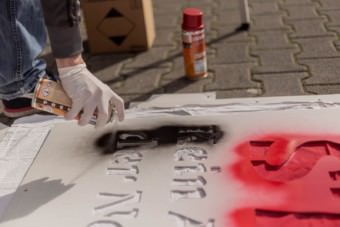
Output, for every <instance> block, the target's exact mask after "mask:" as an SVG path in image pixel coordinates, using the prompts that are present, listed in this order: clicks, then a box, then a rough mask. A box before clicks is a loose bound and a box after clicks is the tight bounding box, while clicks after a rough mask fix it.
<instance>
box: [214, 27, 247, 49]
mask: <svg viewBox="0 0 340 227" xmlns="http://www.w3.org/2000/svg"><path fill="white" fill-rule="evenodd" d="M238 27H239V25H221V24H219V23H212V29H213V30H216V33H217V35H216V36H215V37H213V38H211V39H210V40H209V42H208V44H210V45H211V44H215V43H232V42H248V41H250V40H251V38H250V37H249V35H248V32H246V31H239V30H237V28H238Z"/></svg>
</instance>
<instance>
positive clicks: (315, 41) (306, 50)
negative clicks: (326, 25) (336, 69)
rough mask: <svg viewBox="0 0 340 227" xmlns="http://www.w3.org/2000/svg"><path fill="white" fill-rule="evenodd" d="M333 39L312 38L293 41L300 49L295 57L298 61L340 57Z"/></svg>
mask: <svg viewBox="0 0 340 227" xmlns="http://www.w3.org/2000/svg"><path fill="white" fill-rule="evenodd" d="M334 40H335V37H314V38H304V39H295V41H296V42H297V43H299V44H300V46H301V47H302V50H303V51H302V52H301V53H299V54H298V55H297V58H298V59H308V58H324V57H326V58H327V57H340V54H339V53H338V51H337V50H336V48H335V46H334V43H333V41H334Z"/></svg>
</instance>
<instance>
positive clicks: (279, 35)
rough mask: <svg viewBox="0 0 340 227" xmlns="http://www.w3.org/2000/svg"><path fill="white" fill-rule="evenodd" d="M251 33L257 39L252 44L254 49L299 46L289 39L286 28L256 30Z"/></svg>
mask: <svg viewBox="0 0 340 227" xmlns="http://www.w3.org/2000/svg"><path fill="white" fill-rule="evenodd" d="M250 35H251V36H252V37H254V39H255V40H256V41H255V42H254V44H253V45H252V46H251V49H253V50H265V49H270V50H272V49H296V48H297V47H296V44H294V43H292V42H291V41H290V40H289V38H288V33H287V31H284V30H266V31H257V32H256V31H255V32H251V33H250Z"/></svg>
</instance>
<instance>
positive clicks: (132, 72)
mask: <svg viewBox="0 0 340 227" xmlns="http://www.w3.org/2000/svg"><path fill="white" fill-rule="evenodd" d="M168 71H169V69H166V68H151V69H146V70H143V69H125V70H123V71H122V72H121V74H120V76H121V77H123V79H124V84H123V85H122V86H121V87H119V88H117V89H116V90H115V91H117V92H118V93H119V94H125V95H136V94H143V93H150V92H152V91H154V90H156V89H157V88H158V86H159V83H160V79H161V76H162V75H163V74H165V73H167V72H168Z"/></svg>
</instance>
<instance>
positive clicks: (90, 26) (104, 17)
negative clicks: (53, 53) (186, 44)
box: [82, 0, 155, 53]
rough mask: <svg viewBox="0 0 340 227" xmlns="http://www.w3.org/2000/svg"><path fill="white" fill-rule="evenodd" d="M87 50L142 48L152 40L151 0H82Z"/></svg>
mask: <svg viewBox="0 0 340 227" xmlns="http://www.w3.org/2000/svg"><path fill="white" fill-rule="evenodd" d="M82 9H83V13H84V19H85V24H86V29H87V35H88V43H89V48H90V51H91V53H107V52H123V51H142V50H146V49H148V48H150V47H151V46H152V44H153V42H154V39H155V22H154V16H153V9H152V0H85V1H82Z"/></svg>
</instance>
